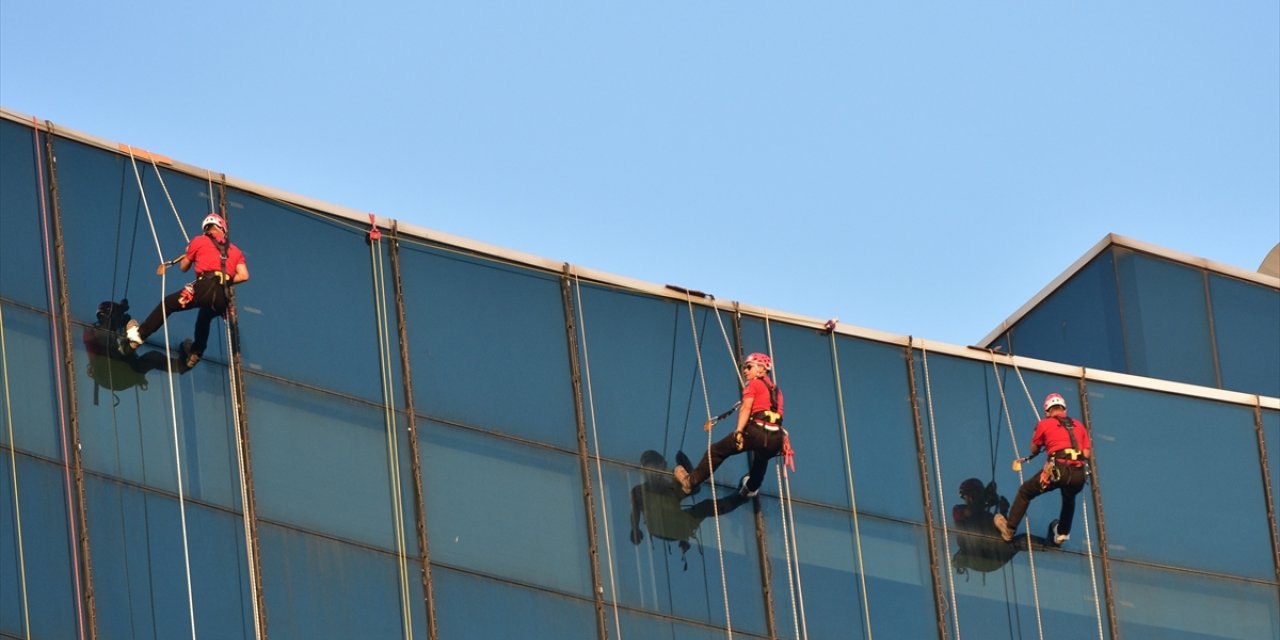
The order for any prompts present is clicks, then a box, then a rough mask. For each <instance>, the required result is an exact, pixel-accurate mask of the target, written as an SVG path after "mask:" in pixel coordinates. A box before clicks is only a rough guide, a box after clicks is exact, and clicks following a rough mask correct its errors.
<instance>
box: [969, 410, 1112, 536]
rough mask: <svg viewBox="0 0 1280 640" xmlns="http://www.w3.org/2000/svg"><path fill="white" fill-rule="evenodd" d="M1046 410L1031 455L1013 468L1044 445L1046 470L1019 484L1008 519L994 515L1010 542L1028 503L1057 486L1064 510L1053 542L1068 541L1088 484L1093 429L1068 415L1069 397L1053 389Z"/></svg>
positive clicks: (1018, 466)
mask: <svg viewBox="0 0 1280 640" xmlns="http://www.w3.org/2000/svg"><path fill="white" fill-rule="evenodd" d="M1044 411H1045V415H1046V417H1045V418H1044V419H1043V420H1041V421H1040V422H1038V423H1036V431H1035V433H1034V434H1033V435H1032V436H1031V453H1030V455H1028V456H1027V457H1025V458H1018V459H1017V460H1014V461H1013V470H1014V471H1020V470H1021V469H1022V463H1023V462H1027V461H1029V460H1031V459H1032V458H1034V457H1036V456H1038V455H1040V451H1042V450H1044V449H1048V450H1049V460H1048V462H1046V463H1045V466H1044V470H1043V471H1041V472H1040V473H1037V474H1035V475H1034V476H1032V477H1031V478H1030V479H1029V480H1027V481H1026V482H1023V483H1022V486H1021V487H1018V495H1017V497H1016V498H1014V500H1013V508H1012V509H1010V510H1009V517H1008V519H1007V520H1006V519H1005V517H1004V516H1003V515H1001V514H998V513H997V514H996V515H995V517H994V518H993V520H994V522H995V525H996V528H997V529H999V530H1000V537H1002V538H1004V539H1005V541H1006V542H1007V541H1012V540H1013V534H1014V532H1015V531H1017V530H1018V523H1019V522H1022V516H1023V515H1024V514H1025V513H1026V512H1027V505H1028V504H1029V503H1030V502H1031V501H1032V500H1034V499H1035V498H1036V497H1037V496H1039V495H1040V494H1042V493H1047V492H1049V491H1053V490H1054V489H1057V490H1058V491H1059V493H1061V494H1062V510H1061V511H1060V512H1059V513H1058V522H1057V524H1056V525H1055V526H1054V527H1053V543H1054V544H1057V545H1060V544H1062V543H1063V542H1066V541H1067V538H1068V537H1069V534H1070V533H1071V520H1072V519H1073V517H1074V516H1075V510H1076V494H1077V493H1080V490H1081V489H1083V488H1084V483H1085V481H1086V480H1088V477H1089V466H1088V465H1089V457H1090V455H1092V451H1091V449H1092V444H1091V442H1090V441H1089V431H1088V430H1087V429H1085V428H1084V425H1083V424H1081V423H1080V421H1079V420H1076V419H1075V418H1071V417H1069V416H1067V401H1066V400H1063V398H1062V396H1061V395H1059V394H1056V393H1051V394H1049V395H1048V396H1047V397H1045V399H1044Z"/></svg>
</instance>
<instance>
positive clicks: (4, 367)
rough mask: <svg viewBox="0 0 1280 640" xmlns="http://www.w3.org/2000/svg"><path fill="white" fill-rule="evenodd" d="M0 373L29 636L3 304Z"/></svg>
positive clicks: (26, 624)
mask: <svg viewBox="0 0 1280 640" xmlns="http://www.w3.org/2000/svg"><path fill="white" fill-rule="evenodd" d="M0 373H3V376H4V417H5V423H6V426H7V427H8V429H9V473H10V475H12V476H13V519H14V531H15V533H16V534H17V542H18V577H19V581H20V583H21V585H22V632H23V635H25V636H26V637H28V638H30V637H31V610H30V608H29V607H28V605H27V555H26V551H25V547H24V546H23V544H22V499H21V498H20V497H19V494H18V457H17V454H16V453H15V451H16V450H17V446H18V445H17V441H16V440H15V439H14V437H13V403H12V402H11V401H10V400H9V351H8V349H7V347H6V346H5V338H4V305H0Z"/></svg>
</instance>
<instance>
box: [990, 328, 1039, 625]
mask: <svg viewBox="0 0 1280 640" xmlns="http://www.w3.org/2000/svg"><path fill="white" fill-rule="evenodd" d="M991 368H992V369H993V370H994V371H995V379H996V388H997V389H998V390H999V391H1000V406H1001V408H1002V409H1003V410H1004V419H1005V422H1007V423H1008V424H1009V442H1010V443H1012V444H1013V455H1014V457H1016V458H1021V457H1022V452H1021V451H1019V450H1018V436H1017V435H1016V433H1015V432H1014V430H1013V415H1012V414H1011V413H1010V412H1009V402H1008V400H1007V399H1006V397H1005V393H1004V383H1003V382H1001V380H1000V367H999V365H997V364H996V354H995V351H992V352H991ZM1018 379H1019V380H1022V387H1023V389H1024V390H1026V392H1027V399H1028V400H1030V399H1031V390H1030V389H1028V388H1027V383H1026V381H1025V380H1023V379H1022V373H1021V372H1019V373H1018ZM1035 408H1036V407H1035V403H1034V402H1032V403H1031V409H1032V411H1033V412H1034V411H1035ZM1033 415H1034V414H1033ZM1023 481H1024V479H1023V476H1022V467H1021V465H1019V467H1018V486H1019V487H1021V486H1022V483H1023ZM1024 517H1025V519H1026V521H1027V528H1026V538H1027V565H1028V566H1029V567H1030V568H1031V598H1032V601H1033V602H1034V603H1035V606H1036V630H1037V631H1038V632H1039V633H1040V640H1044V620H1043V617H1042V616H1041V615H1040V581H1039V579H1037V578H1036V552H1035V545H1033V544H1032V543H1031V515H1030V514H1024Z"/></svg>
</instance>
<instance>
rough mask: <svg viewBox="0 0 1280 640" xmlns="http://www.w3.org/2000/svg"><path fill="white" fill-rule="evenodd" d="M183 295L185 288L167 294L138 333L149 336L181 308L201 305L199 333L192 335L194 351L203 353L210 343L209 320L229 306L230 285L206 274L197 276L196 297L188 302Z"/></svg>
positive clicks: (197, 307)
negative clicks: (184, 302) (228, 290)
mask: <svg viewBox="0 0 1280 640" xmlns="http://www.w3.org/2000/svg"><path fill="white" fill-rule="evenodd" d="M181 298H182V290H181V289H179V290H178V291H177V292H175V293H171V294H169V295H167V296H165V298H164V300H163V301H161V303H160V304H158V305H156V308H155V309H153V310H152V311H151V314H150V315H148V316H147V319H146V320H145V321H143V323H142V325H140V326H139V327H138V333H139V334H141V335H142V339H143V340H146V339H147V336H150V335H151V334H153V333H155V332H156V330H158V329H159V328H160V325H161V324H163V323H164V321H165V318H168V317H169V316H170V315H173V314H175V313H178V312H180V311H190V310H192V309H199V310H200V314H199V315H198V316H196V330H195V335H194V336H192V341H191V342H192V344H191V353H195V354H203V353H204V349H205V346H207V345H208V344H209V324H210V323H212V322H213V319H214V318H216V317H218V316H221V315H222V314H223V313H225V312H226V310H227V287H226V285H224V284H222V281H221V280H219V279H218V278H216V277H213V276H206V277H202V278H200V279H198V280H196V282H195V297H193V298H192V299H191V301H190V302H188V303H187V304H186V305H185V306H184V305H183V304H182V302H181Z"/></svg>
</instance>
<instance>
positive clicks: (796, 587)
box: [764, 312, 809, 638]
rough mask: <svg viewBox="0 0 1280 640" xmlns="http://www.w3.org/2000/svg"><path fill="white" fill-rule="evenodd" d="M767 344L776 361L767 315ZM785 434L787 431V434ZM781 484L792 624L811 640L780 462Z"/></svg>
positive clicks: (790, 506) (790, 505) (775, 365)
mask: <svg viewBox="0 0 1280 640" xmlns="http://www.w3.org/2000/svg"><path fill="white" fill-rule="evenodd" d="M764 335H765V344H766V345H767V348H768V350H769V358H770V359H771V360H773V329H772V325H771V323H770V321H769V314H768V312H766V313H765V316H764ZM772 373H773V382H774V384H777V383H778V363H777V360H773V371H772ZM784 433H785V431H784ZM774 468H775V470H776V471H775V474H774V475H776V476H777V482H778V500H779V505H780V507H781V508H780V512H781V516H782V545H783V549H784V552H783V556H784V558H785V560H786V565H787V589H788V591H789V592H790V597H791V622H792V627H793V628H794V630H795V633H796V637H797V638H808V637H809V628H808V624H807V621H806V619H805V613H804V586H803V583H801V581H800V549H799V547H798V545H797V541H796V521H795V507H794V504H793V502H792V499H791V498H792V496H791V476H790V475H788V474H787V465H785V464H783V463H782V460H781V459H778V460H777V461H776V462H775V463H774Z"/></svg>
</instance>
